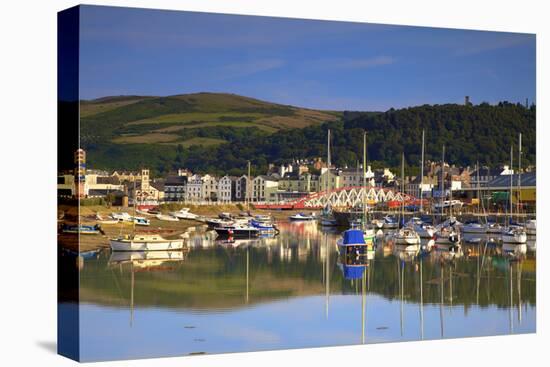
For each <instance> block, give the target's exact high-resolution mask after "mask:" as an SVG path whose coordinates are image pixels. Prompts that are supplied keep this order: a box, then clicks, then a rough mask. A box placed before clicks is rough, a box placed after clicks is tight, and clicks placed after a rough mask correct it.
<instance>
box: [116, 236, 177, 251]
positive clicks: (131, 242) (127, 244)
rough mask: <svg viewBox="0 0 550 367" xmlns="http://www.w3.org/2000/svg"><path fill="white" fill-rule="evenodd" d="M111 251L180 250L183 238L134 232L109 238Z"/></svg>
mask: <svg viewBox="0 0 550 367" xmlns="http://www.w3.org/2000/svg"><path fill="white" fill-rule="evenodd" d="M109 243H110V245H111V249H112V250H113V251H170V250H181V249H182V248H183V239H176V240H167V239H165V238H163V237H162V236H160V235H158V234H135V235H129V236H121V237H117V238H112V239H110V240H109Z"/></svg>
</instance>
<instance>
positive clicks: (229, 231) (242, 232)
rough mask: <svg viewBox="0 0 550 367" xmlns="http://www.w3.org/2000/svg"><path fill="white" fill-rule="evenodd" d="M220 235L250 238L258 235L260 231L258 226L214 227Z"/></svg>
mask: <svg viewBox="0 0 550 367" xmlns="http://www.w3.org/2000/svg"><path fill="white" fill-rule="evenodd" d="M214 230H215V231H216V233H217V234H218V236H220V237H234V238H249V237H257V236H258V235H259V233H260V231H259V230H258V229H257V228H250V229H244V228H215V229H214Z"/></svg>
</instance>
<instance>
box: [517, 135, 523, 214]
mask: <svg viewBox="0 0 550 367" xmlns="http://www.w3.org/2000/svg"><path fill="white" fill-rule="evenodd" d="M518 150H519V151H518V198H517V214H518V219H517V220H518V222H519V211H520V210H521V209H520V204H521V153H522V150H521V133H519V147H518Z"/></svg>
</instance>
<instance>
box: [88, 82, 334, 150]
mask: <svg viewBox="0 0 550 367" xmlns="http://www.w3.org/2000/svg"><path fill="white" fill-rule="evenodd" d="M80 116H81V134H82V135H81V139H82V142H83V144H84V145H89V144H105V143H115V144H169V145H177V144H183V145H184V146H190V145H191V144H195V143H197V142H198V143H199V144H200V145H216V144H221V143H224V142H226V141H228V140H226V139H221V138H219V137H210V139H208V140H204V139H199V138H206V136H201V134H205V133H206V134H208V132H209V131H210V130H214V131H215V130H216V129H218V128H233V129H237V130H238V129H252V128H253V129H255V131H257V132H260V133H263V134H271V133H274V132H277V131H279V130H283V129H291V128H303V127H306V126H310V125H316V124H320V123H323V122H326V121H331V120H336V119H337V118H338V113H330V112H322V111H315V110H309V109H303V108H297V107H292V106H285V105H279V104H275V103H269V102H264V101H260V100H257V99H253V98H248V97H242V96H238V95H234V94H223V93H196V94H183V95H175V96H168V97H144V96H118V97H105V98H100V99H96V100H92V101H81V104H80ZM213 139H216V140H213ZM201 142H205V143H204V144H203V143H201Z"/></svg>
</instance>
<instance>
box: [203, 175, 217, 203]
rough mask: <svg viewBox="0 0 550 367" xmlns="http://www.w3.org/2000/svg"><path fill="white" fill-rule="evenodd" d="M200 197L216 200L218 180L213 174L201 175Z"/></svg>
mask: <svg viewBox="0 0 550 367" xmlns="http://www.w3.org/2000/svg"><path fill="white" fill-rule="evenodd" d="M201 194H202V199H203V200H207V201H216V200H217V199H218V180H217V179H216V177H214V176H210V175H204V176H202V192H201Z"/></svg>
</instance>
